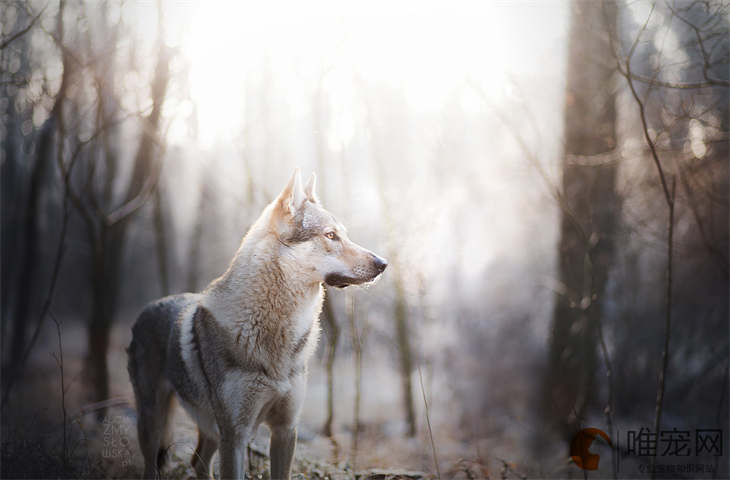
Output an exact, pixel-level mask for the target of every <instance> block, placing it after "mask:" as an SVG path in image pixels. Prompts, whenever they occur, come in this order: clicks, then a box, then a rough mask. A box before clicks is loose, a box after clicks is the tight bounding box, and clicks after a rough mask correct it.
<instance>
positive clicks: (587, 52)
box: [544, 0, 621, 439]
mask: <svg viewBox="0 0 730 480" xmlns="http://www.w3.org/2000/svg"><path fill="white" fill-rule="evenodd" d="M602 7H603V5H602V4H601V3H599V2H584V1H579V0H575V1H573V2H571V22H570V31H569V38H568V57H567V72H566V77H567V83H566V93H565V113H564V148H563V162H562V167H563V168H562V189H561V190H562V200H563V203H562V205H561V210H562V211H561V213H562V218H561V223H560V240H559V246H558V272H559V276H560V283H561V291H560V292H559V293H558V294H557V296H556V298H555V307H554V311H553V320H552V328H551V335H550V340H549V358H548V366H547V368H548V373H547V376H546V379H545V385H544V388H545V401H544V407H545V409H546V412H545V413H546V416H547V418H551V419H553V420H554V421H555V422H557V424H558V428H559V430H560V432H561V434H562V436H563V437H564V438H566V439H567V438H570V436H572V435H573V434H574V433H575V431H576V430H577V427H578V425H579V423H580V422H581V418H582V416H583V414H584V413H585V411H586V408H587V407H588V406H589V404H590V403H591V401H592V400H593V396H594V391H595V382H594V375H595V371H596V366H597V355H598V353H597V346H598V341H599V335H600V333H601V331H600V328H601V324H600V322H601V317H602V313H603V305H604V300H605V297H606V285H607V280H608V273H609V268H610V266H611V264H612V260H613V250H614V240H613V236H614V233H615V230H616V224H617V219H618V218H619V212H620V206H621V202H620V199H619V197H618V195H617V194H616V189H615V181H616V171H617V162H616V155H615V153H614V150H615V148H616V109H615V93H614V91H615V90H614V83H613V74H614V70H613V66H611V65H606V64H605V63H604V62H603V59H605V58H606V56H607V55H609V54H610V49H609V35H608V32H607V29H615V23H616V5H615V3H613V2H607V3H606V4H605V9H606V12H604V10H603V8H602ZM604 13H605V18H608V20H607V22H606V23H604ZM610 381H611V379H610V378H609V382H610ZM609 408H610V407H609Z"/></svg>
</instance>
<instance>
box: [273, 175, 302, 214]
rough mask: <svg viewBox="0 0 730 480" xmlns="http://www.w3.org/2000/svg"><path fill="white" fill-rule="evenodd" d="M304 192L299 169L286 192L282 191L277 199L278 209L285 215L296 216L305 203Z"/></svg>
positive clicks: (288, 184) (285, 188)
mask: <svg viewBox="0 0 730 480" xmlns="http://www.w3.org/2000/svg"><path fill="white" fill-rule="evenodd" d="M304 199H305V197H304V190H302V177H301V175H300V174H299V169H298V168H297V169H295V170H294V174H293V175H292V176H291V179H289V183H287V184H286V187H284V190H282V191H281V193H280V194H279V196H278V197H277V198H276V207H277V209H278V210H279V211H280V212H281V213H284V214H288V215H294V213H295V212H296V211H297V209H298V208H299V207H301V205H302V203H304Z"/></svg>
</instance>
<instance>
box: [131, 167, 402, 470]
mask: <svg viewBox="0 0 730 480" xmlns="http://www.w3.org/2000/svg"><path fill="white" fill-rule="evenodd" d="M315 184H316V177H315V175H314V174H312V177H311V178H310V180H309V181H308V183H307V185H306V186H305V187H302V183H301V177H300V174H299V170H298V169H297V170H295V172H294V174H293V175H292V177H291V179H290V180H289V182H288V184H287V185H286V187H285V188H284V189H283V190H282V191H281V193H280V194H279V195H278V197H277V198H276V199H275V200H274V201H273V202H271V203H270V204H269V205H268V206H267V207H266V208H265V209H264V211H263V213H262V214H261V216H260V217H259V218H258V220H257V221H256V222H255V223H254V224H253V226H252V227H251V228H250V230H249V231H248V233H247V234H246V235H245V236H244V238H243V240H242V242H241V245H240V247H239V249H238V251H237V253H236V255H235V256H234V258H233V260H232V261H231V263H230V265H229V267H228V269H227V270H226V271H225V273H223V275H221V276H220V277H219V278H217V279H215V280H213V282H211V284H210V285H208V287H206V288H205V289H204V290H203V291H202V292H201V293H184V294H179V295H172V296H169V297H165V298H162V299H160V300H157V301H155V302H152V303H151V304H149V305H147V306H146V307H145V308H144V310H143V311H142V313H141V314H140V315H139V317H138V318H137V321H136V323H135V324H134V326H133V327H132V342H131V344H130V346H129V348H128V349H127V353H128V356H129V363H128V371H129V377H130V379H131V382H132V385H133V387H134V394H135V400H136V404H137V414H138V422H137V430H138V435H139V444H140V448H141V450H142V455H143V457H144V478H157V477H159V475H160V471H161V469H162V468H163V466H164V463H165V458H166V451H167V449H168V448H169V446H170V445H171V431H170V430H171V429H170V425H169V423H170V422H169V419H170V417H171V413H172V410H173V408H174V405H175V397H177V399H178V400H179V402H180V404H182V406H183V407H184V408H185V410H187V412H188V413H189V414H190V415H191V417H192V418H193V419H194V420H195V422H196V423H197V425H198V445H197V448H196V449H195V453H194V454H193V457H192V460H191V463H192V466H193V468H194V470H195V473H196V475H197V476H198V477H200V478H210V460H211V457H212V456H213V454H214V453H215V452H216V450H218V449H220V476H221V478H226V479H228V478H236V479H242V478H244V475H245V473H246V471H247V468H248V458H247V455H246V453H247V446H248V443H249V442H250V440H251V438H252V436H253V435H254V434H255V432H256V429H257V428H258V426H259V424H261V423H262V422H264V423H266V424H267V425H268V426H269V428H270V430H271V447H270V458H271V478H274V479H282V478H283V479H288V478H289V477H290V472H291V465H292V460H293V457H294V449H295V446H296V438H297V430H296V428H297V421H298V417H299V414H300V411H301V407H302V403H303V401H304V392H305V387H306V383H307V361H308V359H309V358H310V357H311V355H312V353H313V352H314V350H315V348H316V345H317V342H318V339H319V333H320V327H319V314H320V311H321V308H322V301H323V298H324V297H323V295H324V292H323V286H322V284H323V283H325V284H327V285H330V286H334V287H339V288H344V287H346V286H348V285H357V284H364V283H367V282H371V281H373V280H374V279H375V278H376V277H378V276H379V275H380V274H381V273H383V271H384V270H385V268H386V267H387V265H388V262H387V261H386V260H385V259H383V258H381V257H379V256H377V255H375V254H374V253H372V252H370V251H369V250H366V249H365V248H363V247H361V246H359V245H357V244H355V243H353V242H352V241H351V240H349V238H348V236H347V232H346V230H345V228H344V227H343V226H342V224H340V223H339V222H338V221H337V220H336V219H335V217H334V216H333V215H332V214H330V213H329V212H328V211H326V210H325V209H324V208H323V207H322V205H321V203H320V201H319V199H318V198H317V195H316V193H315V187H316V185H315Z"/></svg>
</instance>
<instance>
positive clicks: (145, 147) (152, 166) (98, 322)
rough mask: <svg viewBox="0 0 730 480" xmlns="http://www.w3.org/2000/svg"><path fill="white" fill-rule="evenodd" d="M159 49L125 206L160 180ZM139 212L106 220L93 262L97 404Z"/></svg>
mask: <svg viewBox="0 0 730 480" xmlns="http://www.w3.org/2000/svg"><path fill="white" fill-rule="evenodd" d="M159 45H160V47H159V53H158V59H157V67H156V69H155V76H154V79H153V81H152V101H153V107H152V112H151V113H150V115H149V116H148V117H147V118H146V119H145V120H144V124H145V125H144V128H143V129H142V139H141V140H140V145H139V149H138V150H137V155H136V157H135V162H134V169H133V171H132V178H131V181H130V183H129V185H128V188H127V194H126V196H125V202H132V201H134V200H135V199H137V198H139V196H140V195H144V189H145V184H146V182H149V181H154V179H156V176H157V175H159V169H160V165H159V162H158V161H157V159H156V149H155V147H156V145H157V144H158V142H159V139H158V138H157V135H158V131H159V123H160V116H161V112H162V104H163V102H164V99H165V93H166V90H167V82H168V73H169V72H168V60H169V58H168V52H167V49H166V47H165V46H164V45H163V44H162V42H160V43H159ZM153 188H156V187H153ZM136 211H138V210H136V209H135V210H132V211H130V213H128V214H126V215H124V216H123V217H122V218H120V219H119V220H118V221H116V222H115V223H113V224H111V225H108V226H107V225H106V219H105V221H104V222H103V225H102V229H101V234H100V241H99V245H98V247H97V248H98V251H97V252H95V253H96V254H95V255H94V261H93V262H92V263H93V265H92V269H93V273H92V280H93V283H94V285H93V294H94V297H93V299H92V314H91V319H90V324H89V336H88V352H89V355H88V357H87V365H86V366H87V370H88V372H89V373H90V377H91V384H92V387H93V390H94V397H95V398H94V400H96V401H101V400H105V399H107V398H108V396H109V373H108V368H107V358H106V356H107V352H108V349H109V341H110V333H111V326H112V323H113V321H114V314H115V312H116V306H117V300H118V296H119V287H120V285H121V273H122V272H121V266H122V259H123V254H124V246H125V241H126V234H127V228H128V227H129V222H130V220H131V217H132V215H133V214H134V212H136ZM104 414H105V412H104V411H103V410H100V411H99V416H100V417H103V415H104Z"/></svg>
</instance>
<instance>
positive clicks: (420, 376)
mask: <svg viewBox="0 0 730 480" xmlns="http://www.w3.org/2000/svg"><path fill="white" fill-rule="evenodd" d="M418 381H419V382H421V393H422V394H423V406H424V408H425V409H426V425H427V426H428V438H429V439H430V440H431V451H432V452H433V464H434V465H435V466H436V478H438V479H439V480H441V469H440V468H439V459H438V456H437V455H436V443H435V442H434V441H433V430H431V417H430V415H429V413H428V401H426V390H424V388H423V374H422V373H421V366H420V365H419V366H418Z"/></svg>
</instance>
